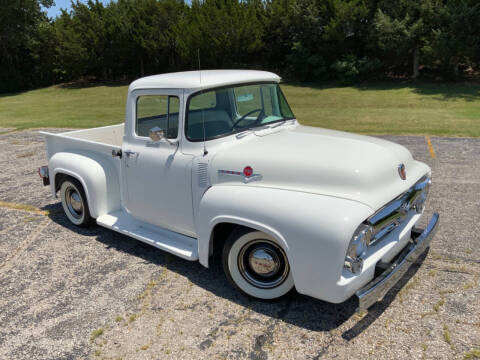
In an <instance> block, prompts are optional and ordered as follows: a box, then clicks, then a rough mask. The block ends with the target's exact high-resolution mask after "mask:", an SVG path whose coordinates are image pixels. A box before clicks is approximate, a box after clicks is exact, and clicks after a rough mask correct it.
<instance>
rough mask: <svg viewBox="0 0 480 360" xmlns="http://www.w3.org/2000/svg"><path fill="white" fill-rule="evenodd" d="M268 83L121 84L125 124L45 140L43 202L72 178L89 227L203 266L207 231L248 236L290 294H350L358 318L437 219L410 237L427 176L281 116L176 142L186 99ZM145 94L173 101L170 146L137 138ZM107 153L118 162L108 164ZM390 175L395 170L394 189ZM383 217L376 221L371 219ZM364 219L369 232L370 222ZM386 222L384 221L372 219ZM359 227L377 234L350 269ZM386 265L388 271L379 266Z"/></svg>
mask: <svg viewBox="0 0 480 360" xmlns="http://www.w3.org/2000/svg"><path fill="white" fill-rule="evenodd" d="M279 82H280V78H279V77H278V76H277V75H275V74H272V73H267V72H260V71H240V70H238V71H226V70H224V71H221V70H217V71H202V72H201V73H200V72H186V73H175V74H165V75H158V76H152V77H147V78H143V79H140V80H137V81H135V82H133V83H132V84H131V85H130V87H129V94H128V99H127V106H126V119H125V123H124V125H123V124H121V125H114V126H106V127H101V128H95V129H88V130H76V131H70V132H65V133H60V134H51V133H45V135H46V143H47V152H48V161H49V162H48V177H49V179H50V186H51V190H52V193H53V194H54V195H56V193H57V192H58V191H59V186H60V185H61V184H60V183H59V181H60V180H61V179H62V178H63V177H64V176H65V175H68V176H71V177H73V178H74V179H76V180H78V181H79V182H80V183H81V185H82V186H83V189H84V191H85V194H86V198H87V199H86V200H87V202H88V208H89V210H90V214H91V216H92V218H94V219H96V222H97V224H99V225H101V226H105V227H107V228H110V229H112V230H115V231H118V232H121V233H124V234H126V235H128V236H131V237H134V238H136V239H139V240H141V241H144V242H146V243H150V244H152V245H153V246H155V247H157V248H160V249H162V250H165V251H168V252H171V253H173V254H175V255H178V256H180V257H182V258H184V259H187V260H199V261H200V263H201V264H202V265H204V266H207V267H208V264H209V259H210V257H211V255H212V253H213V251H214V250H215V249H214V247H215V246H217V244H221V243H222V241H223V239H216V238H215V237H216V235H218V234H220V233H219V232H216V230H219V229H220V228H222V227H223V229H227V228H228V229H231V226H243V227H247V228H250V229H254V230H258V231H260V232H261V233H263V234H265V237H266V238H267V237H268V239H270V240H271V241H273V242H274V243H276V244H277V245H278V246H279V247H281V249H282V251H283V252H284V253H285V254H286V257H287V259H288V263H289V271H291V276H292V281H293V283H294V286H295V288H296V290H297V291H298V292H300V293H303V294H306V295H310V296H313V297H315V298H318V299H322V300H326V301H329V302H335V303H338V302H342V301H345V300H346V299H348V298H349V297H351V296H352V295H353V294H355V293H357V296H358V297H359V298H360V307H359V308H361V309H364V308H367V307H368V306H370V305H371V304H372V303H374V302H375V301H376V300H377V299H378V298H379V297H382V296H383V295H384V293H385V292H386V291H387V290H388V289H389V288H390V287H391V286H392V285H393V284H392V283H391V282H392V281H393V280H395V281H396V280H398V277H399V276H401V275H402V274H403V272H405V271H406V269H407V268H408V264H407V263H409V261H414V260H415V259H416V257H417V256H418V253H419V251H420V250H422V251H423V250H424V249H425V248H426V247H427V246H428V243H429V242H430V240H431V237H432V236H433V232H434V230H435V225H436V222H437V220H438V215H435V216H434V218H433V219H432V221H431V222H430V223H429V228H427V229H426V230H425V231H424V232H423V233H422V234H421V235H420V233H421V231H420V232H418V230H415V229H414V225H415V223H416V222H417V221H418V219H419V218H420V217H421V215H422V213H423V206H422V205H423V202H424V200H425V196H426V192H427V191H428V185H429V183H430V169H429V167H428V166H427V165H425V164H424V163H421V162H418V161H416V160H414V159H413V158H412V156H411V154H410V152H409V151H408V150H407V149H406V148H404V147H403V146H400V145H397V144H395V143H392V142H388V141H385V140H381V139H378V138H372V137H367V136H360V135H354V134H349V133H344V132H338V131H333V130H326V129H320V128H311V127H306V126H302V125H300V124H299V123H298V122H297V121H296V120H295V119H294V118H293V119H284V120H282V121H272V122H271V123H267V122H265V125H262V126H258V127H252V128H247V129H245V130H244V131H241V130H242V129H239V130H240V131H233V132H232V133H231V134H226V135H225V136H218V137H213V138H211V139H206V141H198V139H197V140H195V141H192V139H191V138H190V139H189V135H188V134H189V131H190V130H187V129H186V121H187V120H186V117H187V116H186V113H187V112H188V111H193V112H191V114H197V112H194V110H189V108H188V106H189V101H190V99H191V98H193V96H194V95H195V94H202V93H208V91H209V90H211V89H223V88H226V89H227V90H226V91H229V90H228V89H229V86H238V85H242V84H263V83H265V84H277V83H279ZM229 94H235V91H232V92H229ZM154 95H155V96H162V95H165V96H170V97H175V101H177V99H178V107H179V110H178V115H177V114H175V116H178V132H177V137H176V138H172V139H162V140H161V141H153V140H152V139H151V138H149V137H146V136H139V135H138V134H137V130H136V125H135V124H136V121H137V122H138V121H139V120H138V109H136V106H137V104H138V101H139V100H138V99H139V98H140V97H142V96H154ZM218 96H219V95H217V107H218V106H219V105H218V102H219V101H220V98H219V97H218ZM242 96H243V97H242V98H241V100H239V99H240V96H237V99H236V106H239V104H240V101H245V102H246V103H248V101H250V100H251V97H252V95H251V94H246V95H242ZM262 96H263V95H262ZM168 101H169V102H170V98H168ZM240 105H241V104H240ZM262 106H264V103H263V100H262ZM218 114H220V111H219V110H217V108H211V110H206V111H203V110H202V112H198V117H199V118H202V122H203V126H205V122H208V121H209V116H210V117H214V116H218ZM189 116H191V118H192V119H193V118H194V117H193V116H192V115H189ZM222 116H223V115H222ZM258 118H260V114H259V115H258ZM258 118H257V120H258ZM262 118H268V116H266V115H265V114H263V115H262ZM246 119H249V117H247V118H246ZM271 119H274V116H273V115H272V117H271ZM191 121H193V120H191ZM248 121H250V120H248ZM252 121H253V120H252ZM262 121H263V120H262ZM192 124H193V123H192ZM192 126H193V125H192ZM233 128H235V125H234V126H233V127H232V129H233ZM203 138H204V139H205V127H204V128H203ZM205 150H206V151H205ZM112 151H113V152H114V153H117V154H120V153H121V154H122V156H121V157H119V156H116V157H112ZM400 167H402V168H400ZM247 168H248V169H249V170H252V173H248V171H249V170H247ZM244 170H245V171H247V172H246V173H244ZM400 170H401V171H406V174H407V175H406V177H405V179H402V175H403V174H402V173H401V171H400ZM405 194H410V195H408V199H407V198H405V199H407V200H405V199H404V200H401V204H400V203H398V204H396V203H395V201H397V202H399V201H400V200H399V198H400V197H402V196H404V197H405V196H406V195H405ZM418 196H422V197H423V198H422V202H421V203H420V202H418V200H417V197H418ZM414 202H415V204H414ZM392 204H394V205H395V204H396V205H401V206H396V205H395V206H396V207H395V209H394V210H395V211H396V212H393V210H389V209H387V208H388V207H389V206H390V207H391V206H393V205H392ZM392 209H393V208H392ZM401 209H403V210H401ZM382 211H383V212H385V214H380V215H381V216H380V215H377V214H379V212H382ZM400 212H401V216H400V215H399V214H400ZM392 214H393V215H395V216H393V217H392ZM384 215H385V216H384ZM387 215H388V216H387ZM375 216H377V217H379V219H380V218H381V220H382V223H381V222H380V221H377V222H376V223H374V222H373V221H370V222H369V220H368V219H374V218H375ZM389 218H390V220H392V219H393V222H392V221H390V222H391V224H390V223H388V224H387V222H388V221H387V222H385V223H383V221H384V220H388V219H389ZM361 224H369V225H368V226H370V227H369V231H371V232H372V233H373V231H374V230H375V232H376V234H378V232H379V231H384V232H385V233H384V234H383V235H382V234H380V235H382V236H379V235H378V236H379V239H377V240H375V241H373V240H372V241H371V244H370V243H369V244H368V246H367V247H366V248H365V249H364V251H363V252H362V254H361V269H360V270H359V271H356V272H353V271H352V269H349V268H348V267H346V265H345V264H346V254H347V252H349V251H350V250H351V247H352V242H354V239H353V238H355V239H357V237H356V236H357V235H356V234H357V233H358V229H359V226H360V225H361ZM375 224H376V225H375ZM380 225H381V226H382V229H380ZM387 225H388V229H387V228H386V227H387ZM365 226H367V225H365ZM372 229H374V230H372ZM412 229H414V230H413V233H412ZM416 232H417V233H416ZM419 235H420V236H419ZM218 236H220V235H218ZM218 236H217V237H218ZM222 236H224V234H223V232H222ZM362 236H363V235H362ZM369 236H370V235H369ZM375 236H377V235H375ZM372 239H374V237H372ZM355 241H357V240H355ZM369 241H370V240H369ZM219 246H220V245H219ZM403 252H405V256H402V257H401V258H400V259H399V256H397V255H398V254H399V253H402V254H403ZM414 255H415V256H414ZM359 256H360V255H359ZM350 260H351V259H350ZM395 262H396V263H395ZM399 262H401V265H402V266H399ZM379 266H383V268H385V273H384V274H383V275H382V276H383V277H382V278H379V277H378V276H376V271H377V272H378V267H379ZM392 266H393V267H397V268H398V269H400V270H398V269H397V270H394V269H390V270H389V267H392ZM234 281H236V280H235V279H234ZM239 281H243V280H242V279H240V280H239ZM378 283H380V284H378ZM372 284H373V285H372ZM240 288H241V286H240ZM245 292H247V293H248V291H245ZM255 296H256V295H255ZM362 296H363V297H362ZM259 297H263V296H259ZM272 297H274V296H273V295H272Z"/></svg>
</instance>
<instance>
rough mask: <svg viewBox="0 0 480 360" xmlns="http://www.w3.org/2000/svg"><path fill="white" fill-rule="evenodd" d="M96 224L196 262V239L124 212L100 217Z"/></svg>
mask: <svg viewBox="0 0 480 360" xmlns="http://www.w3.org/2000/svg"><path fill="white" fill-rule="evenodd" d="M97 224H98V225H100V226H103V227H106V228H108V229H111V230H114V231H117V232H119V233H122V234H124V235H127V236H130V237H132V238H135V239H137V240H140V241H143V242H144V243H147V244H149V245H152V246H155V247H156V248H158V249H161V250H164V251H168V252H169V253H172V254H174V255H177V256H179V257H181V258H183V259H186V260H191V261H195V260H198V245H197V239H194V238H192V237H189V236H185V235H182V234H179V233H176V232H174V231H170V230H167V229H163V228H159V227H156V226H153V225H150V224H147V223H145V222H143V221H140V220H137V219H135V218H134V217H133V216H131V215H130V214H128V213H127V212H125V211H116V212H113V213H110V214H105V215H101V216H99V217H98V218H97Z"/></svg>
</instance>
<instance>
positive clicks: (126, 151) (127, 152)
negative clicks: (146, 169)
mask: <svg viewBox="0 0 480 360" xmlns="http://www.w3.org/2000/svg"><path fill="white" fill-rule="evenodd" d="M123 153H124V154H125V155H127V157H130V156H134V155H137V154H138V153H137V152H135V151H132V150H125V151H124V152H123Z"/></svg>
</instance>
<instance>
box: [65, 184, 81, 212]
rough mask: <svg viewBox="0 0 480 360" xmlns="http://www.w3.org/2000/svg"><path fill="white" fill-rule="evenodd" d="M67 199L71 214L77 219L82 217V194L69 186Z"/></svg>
mask: <svg viewBox="0 0 480 360" xmlns="http://www.w3.org/2000/svg"><path fill="white" fill-rule="evenodd" d="M65 201H66V203H67V208H68V211H69V212H70V214H71V215H72V216H73V217H75V218H76V219H79V218H81V217H82V214H83V203H82V198H81V197H80V194H79V193H78V192H77V190H76V189H75V188H73V187H71V186H69V187H68V188H67V189H66V190H65Z"/></svg>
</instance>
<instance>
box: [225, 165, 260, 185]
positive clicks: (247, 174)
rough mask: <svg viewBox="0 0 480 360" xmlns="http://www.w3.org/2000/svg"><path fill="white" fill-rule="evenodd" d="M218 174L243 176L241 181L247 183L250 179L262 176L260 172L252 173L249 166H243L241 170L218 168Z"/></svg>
mask: <svg viewBox="0 0 480 360" xmlns="http://www.w3.org/2000/svg"><path fill="white" fill-rule="evenodd" d="M218 174H219V175H220V174H221V175H233V176H239V177H242V178H243V182H245V183H248V182H250V181H252V180H260V179H261V178H262V175H261V174H254V173H253V169H252V168H251V167H250V166H247V167H245V169H243V171H233V170H218Z"/></svg>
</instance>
